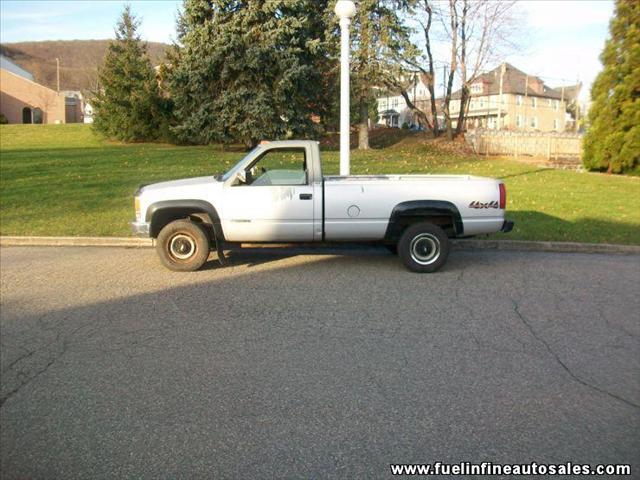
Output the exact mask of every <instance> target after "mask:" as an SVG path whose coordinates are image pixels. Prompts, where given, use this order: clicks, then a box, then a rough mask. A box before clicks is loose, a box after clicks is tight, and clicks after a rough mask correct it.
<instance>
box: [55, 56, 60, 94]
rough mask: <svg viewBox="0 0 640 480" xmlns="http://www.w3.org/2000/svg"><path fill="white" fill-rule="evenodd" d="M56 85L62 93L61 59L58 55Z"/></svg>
mask: <svg viewBox="0 0 640 480" xmlns="http://www.w3.org/2000/svg"><path fill="white" fill-rule="evenodd" d="M56 85H57V86H58V87H57V88H58V90H57V92H58V93H60V59H59V58H57V57H56Z"/></svg>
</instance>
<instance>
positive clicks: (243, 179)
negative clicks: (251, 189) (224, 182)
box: [236, 170, 247, 183]
mask: <svg viewBox="0 0 640 480" xmlns="http://www.w3.org/2000/svg"><path fill="white" fill-rule="evenodd" d="M236 179H237V180H238V182H240V183H247V172H245V171H244V170H240V171H239V172H238V175H237V176H236Z"/></svg>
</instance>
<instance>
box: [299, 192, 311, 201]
mask: <svg viewBox="0 0 640 480" xmlns="http://www.w3.org/2000/svg"><path fill="white" fill-rule="evenodd" d="M312 198H313V195H312V194H310V193H301V194H300V200H311V199H312Z"/></svg>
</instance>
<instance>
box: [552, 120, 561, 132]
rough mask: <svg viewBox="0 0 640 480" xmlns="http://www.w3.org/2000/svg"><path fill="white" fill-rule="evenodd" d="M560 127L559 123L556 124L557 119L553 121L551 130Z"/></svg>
mask: <svg viewBox="0 0 640 480" xmlns="http://www.w3.org/2000/svg"><path fill="white" fill-rule="evenodd" d="M559 125H560V122H558V119H557V118H554V119H553V129H554V130H558V126H559Z"/></svg>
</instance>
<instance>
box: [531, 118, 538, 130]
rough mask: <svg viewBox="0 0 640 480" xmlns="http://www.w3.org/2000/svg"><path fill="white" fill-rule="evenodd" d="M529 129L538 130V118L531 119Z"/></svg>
mask: <svg viewBox="0 0 640 480" xmlns="http://www.w3.org/2000/svg"><path fill="white" fill-rule="evenodd" d="M531 128H538V117H531Z"/></svg>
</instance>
